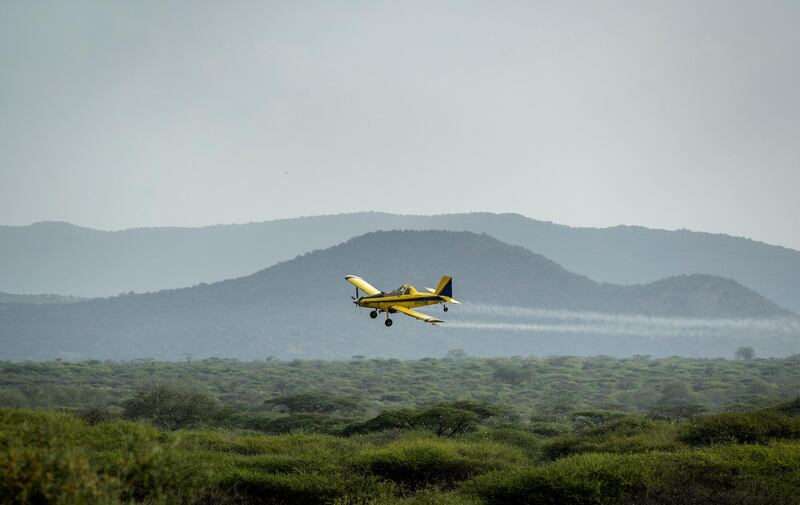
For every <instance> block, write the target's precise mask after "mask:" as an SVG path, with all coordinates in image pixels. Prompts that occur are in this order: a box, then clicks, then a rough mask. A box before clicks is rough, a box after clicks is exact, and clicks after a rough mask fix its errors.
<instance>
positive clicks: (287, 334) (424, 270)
mask: <svg viewBox="0 0 800 505" xmlns="http://www.w3.org/2000/svg"><path fill="white" fill-rule="evenodd" d="M346 274H359V275H361V276H363V277H364V278H365V279H367V280H368V281H369V282H371V283H372V284H373V285H375V286H377V287H379V288H381V289H391V288H393V287H396V285H399V284H401V283H406V282H407V283H410V284H413V285H415V286H417V287H418V288H421V287H423V286H425V285H430V284H431V283H435V282H436V281H437V280H438V279H439V277H440V276H441V275H442V274H451V275H453V276H454V279H455V280H454V296H455V297H456V298H457V299H459V300H461V301H462V302H464V305H463V306H458V308H454V310H453V311H451V312H449V313H448V315H447V317H444V319H448V320H450V319H455V320H458V318H459V317H461V316H460V315H459V311H461V310H462V307H469V306H470V304H480V303H490V304H496V305H501V306H525V307H535V308H541V309H548V310H567V311H597V312H604V313H608V314H617V313H637V314H642V315H646V316H669V317H681V318H693V317H702V318H719V317H723V318H724V317H728V318H744V317H750V318H776V317H778V318H785V317H793V315H792V314H791V313H790V312H789V311H787V310H785V309H782V308H780V307H778V306H777V305H775V304H774V303H772V302H770V301H768V300H766V299H764V298H763V297H762V296H760V295H759V294H758V293H755V292H753V291H752V290H750V289H749V288H746V287H744V286H741V285H739V284H738V283H735V281H731V280H726V279H719V278H717V277H714V276H706V275H697V276H684V277H680V278H675V279H665V280H662V281H660V282H659V283H653V285H642V286H616V285H612V284H609V283H597V282H595V281H593V280H591V279H589V278H588V277H585V276H582V275H579V274H575V273H572V272H569V271H568V270H566V269H564V268H563V267H561V266H560V265H558V264H557V263H555V262H553V261H552V260H549V259H548V258H545V257H544V256H542V255H540V254H536V253H533V252H531V251H528V250H526V249H525V248H523V247H520V246H512V245H508V244H505V243H503V242H502V241H499V240H497V239H496V238H493V237H491V236H489V235H486V234H482V235H478V234H474V233H471V232H448V231H392V232H370V233H367V234H365V235H362V236H359V237H356V238H353V239H350V240H348V241H346V242H344V243H341V244H338V245H336V246H333V247H330V248H327V249H322V250H316V251H311V252H308V253H306V254H304V255H301V256H299V257H297V258H295V259H293V260H289V261H284V262H281V263H278V264H276V265H273V266H271V267H269V268H266V269H262V270H260V271H258V272H255V273H253V274H251V275H248V276H244V277H239V278H236V279H229V280H225V281H220V282H217V283H213V284H199V285H197V286H194V287H189V288H180V289H170V290H162V291H158V292H155V293H147V294H130V295H123V296H117V297H113V298H101V299H94V300H87V301H82V302H78V303H73V304H63V305H50V306H41V305H28V306H22V305H20V304H5V305H0V334H2V335H3V337H2V341H0V343H1V344H2V346H1V347H2V348H3V350H2V351H0V359H49V358H52V357H54V356H59V355H63V356H67V357H70V356H80V357H84V358H87V357H91V358H98V359H99V358H111V359H132V358H138V357H144V356H142V349H147V350H148V356H151V357H157V358H162V359H180V356H181V355H182V354H185V353H192V354H195V355H197V356H221V357H237V358H245V359H246V358H251V357H253V356H261V357H265V356H267V355H276V356H280V357H327V358H330V357H334V358H343V357H349V356H350V355H353V354H365V355H383V356H392V357H411V356H420V355H423V356H424V355H430V354H434V352H438V351H440V350H441V349H442V348H443V347H445V346H451V345H453V342H455V341H457V340H458V339H462V338H464V339H467V340H468V341H469V345H464V347H467V348H468V349H470V351H472V352H481V353H489V352H497V351H498V350H501V349H504V346H508V352H512V353H514V354H517V353H520V352H521V351H523V350H526V349H527V351H526V352H527V353H528V354H531V353H533V352H532V351H535V350H536V349H541V348H542V343H541V342H540V343H539V344H537V345H536V346H534V347H532V345H533V343H534V342H535V339H533V340H532V339H530V338H527V337H525V338H522V337H520V336H519V335H508V334H495V335H493V336H487V337H486V338H481V339H479V340H475V339H476V338H478V337H477V335H476V334H470V335H466V334H461V333H457V332H455V330H446V331H449V333H446V334H443V333H431V331H436V330H435V329H431V328H430V327H428V326H425V325H424V324H423V323H420V322H418V321H414V320H412V319H410V318H404V319H405V320H400V321H398V323H400V324H396V325H395V326H393V327H392V329H391V330H389V331H388V332H387V331H384V330H385V328H384V327H383V325H380V324H376V323H375V322H374V321H371V320H369V318H368V317H367V315H366V313H365V312H363V311H361V312H358V313H356V312H354V309H353V307H352V305H351V304H350V295H352V294H353V292H352V286H350V285H349V284H348V283H346V282H345V281H344V279H343V278H344V276H345V275H346ZM428 310H430V311H437V310H441V308H439V307H434V308H431V309H428ZM468 314H469V309H468V308H467V309H466V310H465V311H464V312H463V313H462V315H468ZM395 317H397V316H395ZM555 331H560V330H559V329H558V328H556V329H555ZM545 334H546V335H550V334H551V333H545ZM545 334H543V335H545ZM431 335H434V336H438V339H434V340H430V337H431ZM537 338H538V336H537ZM470 339H472V340H470ZM562 340H563V344H564V345H567V343H568V341H567V340H564V339H563V338H562ZM513 342H516V343H513ZM609 342H611V341H609V340H608V339H606V341H605V344H604V341H602V340H599V339H595V340H594V343H593V344H592V343H591V342H590V344H589V345H591V346H595V347H597V348H599V349H602V348H603V346H604V345H606V347H608V346H609V345H610V344H609ZM492 343H493V344H492ZM544 344H547V345H550V346H552V345H553V342H549V344H548V342H547V341H545V342H544ZM574 345H577V344H574ZM586 345H587V344H586V343H583V344H581V346H580V347H578V348H571V351H572V352H578V353H580V352H581V350H582V349H583V348H589V347H586ZM615 345H616V344H615ZM626 345H628V344H626ZM637 345H638V346H639V347H642V346H644V347H642V350H647V349H649V347H648V345H650V344H648V343H647V341H645V340H642V341H639V342H638V344H637ZM659 345H661V344H659ZM720 345H723V344H720ZM725 345H728V344H725ZM598 346H599V347H598ZM609 348H610V347H609ZM615 348H616V347H615ZM626 348H627V347H626ZM633 349H636V346H634V347H633ZM567 350H569V349H567ZM788 350H792V349H788ZM445 351H446V348H445ZM516 351H520V352H516ZM613 352H618V351H613ZM695 352H698V351H697V350H696V351H695ZM715 352H716V351H715ZM775 352H778V353H779V352H781V351H780V350H778V351H775ZM609 353H612V351H609ZM440 354H443V352H441V353H440ZM651 354H655V352H651Z"/></svg>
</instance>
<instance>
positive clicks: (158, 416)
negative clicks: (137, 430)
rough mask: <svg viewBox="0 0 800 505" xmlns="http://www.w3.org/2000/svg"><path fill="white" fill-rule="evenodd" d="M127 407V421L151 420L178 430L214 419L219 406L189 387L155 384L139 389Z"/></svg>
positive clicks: (156, 423)
mask: <svg viewBox="0 0 800 505" xmlns="http://www.w3.org/2000/svg"><path fill="white" fill-rule="evenodd" d="M124 408H125V417H126V418H127V419H148V420H150V421H151V422H152V423H153V424H155V425H156V426H158V427H160V428H165V429H169V430H177V429H179V428H184V427H187V426H190V425H192V424H196V423H199V422H201V421H204V420H206V419H209V418H211V417H212V416H213V415H214V413H215V412H216V411H217V409H218V408H219V404H218V403H217V401H216V400H215V399H214V398H213V397H211V396H210V395H208V394H207V393H204V392H202V391H198V390H196V389H194V388H190V387H188V386H179V385H170V384H162V383H152V384H146V385H144V386H141V387H139V388H137V389H136V391H135V393H134V395H133V398H131V399H129V400H128V401H126V402H125V404H124Z"/></svg>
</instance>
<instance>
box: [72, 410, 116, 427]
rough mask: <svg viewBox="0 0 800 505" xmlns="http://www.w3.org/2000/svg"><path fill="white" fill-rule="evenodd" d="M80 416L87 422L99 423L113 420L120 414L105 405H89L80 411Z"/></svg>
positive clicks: (91, 423)
mask: <svg viewBox="0 0 800 505" xmlns="http://www.w3.org/2000/svg"><path fill="white" fill-rule="evenodd" d="M78 417H79V418H80V419H82V420H83V422H85V423H86V424H90V425H93V424H98V423H105V422H108V421H113V420H114V419H117V418H118V417H119V416H118V415H117V414H115V413H114V412H112V411H111V410H110V409H108V408H105V407H89V408H85V409H81V410H79V411H78Z"/></svg>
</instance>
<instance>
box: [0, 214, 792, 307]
mask: <svg viewBox="0 0 800 505" xmlns="http://www.w3.org/2000/svg"><path fill="white" fill-rule="evenodd" d="M390 229H411V230H423V229H443V230H452V231H472V232H476V233H488V234H490V235H492V236H494V237H497V238H498V239H500V240H502V241H504V242H507V243H509V244H514V245H520V246H523V247H526V248H528V249H530V250H532V251H535V252H537V253H541V254H543V255H545V256H546V257H548V258H552V259H553V260H554V261H556V262H558V263H559V264H561V265H563V266H564V267H565V268H567V269H568V270H571V271H574V272H577V273H580V274H583V275H586V276H588V277H590V278H591V279H594V280H597V281H600V282H614V283H619V284H636V283H646V282H652V281H655V280H658V279H662V278H665V277H669V276H677V275H684V274H694V273H704V274H710V275H718V276H722V277H728V278H731V279H733V280H735V281H737V282H739V283H741V284H743V285H745V286H747V287H749V288H751V289H754V290H755V291H758V292H759V293H761V294H763V295H764V296H766V297H767V298H769V299H770V300H772V301H774V302H776V303H778V304H779V305H782V306H784V307H787V308H789V309H791V310H794V311H800V289H798V288H797V286H800V252H799V251H795V250H792V249H787V248H784V247H779V246H773V245H768V244H764V243H761V242H756V241H752V240H749V239H744V238H740V237H731V236H727V235H720V234H709V233H701V232H691V231H686V230H678V231H666V230H651V229H648V228H643V227H633V226H618V227H613V228H603V229H599V228H573V227H568V226H563V225H558V224H553V223H549V222H543V221H537V220H534V219H530V218H527V217H523V216H520V215H515V214H488V213H471V214H449V215H439V216H400V215H393V214H385V213H377V212H366V213H355V214H340V215H333V216H317V217H301V218H295V219H285V220H277V221H266V222H262V223H249V224H241V225H218V226H208V227H203V228H170V227H167V228H139V229H130V230H123V231H115V232H105V231H97V230H91V229H88V228H81V227H77V226H73V225H69V224H66V223H53V222H46V223H37V224H34V225H30V226H23V227H10V226H0V243H2V244H3V245H4V246H3V247H2V248H0V289H2V290H4V291H7V292H13V293H26V294H33V293H58V294H64V295H78V296H113V295H116V294H119V293H122V292H129V291H135V292H146V291H156V290H159V289H166V288H176V287H185V286H191V285H194V284H197V283H200V282H216V281H220V280H224V279H229V278H234V277H239V276H243V275H247V274H249V273H251V272H254V271H257V270H259V269H262V268H265V267H267V266H269V265H272V264H274V263H276V262H278V261H284V260H288V259H291V258H294V257H295V256H297V255H299V254H303V253H305V252H307V251H310V250H314V249H320V248H324V247H329V246H331V245H333V244H336V243H339V242H341V241H343V240H346V239H348V238H351V237H354V236H358V235H361V234H363V233H367V232H370V231H375V230H390Z"/></svg>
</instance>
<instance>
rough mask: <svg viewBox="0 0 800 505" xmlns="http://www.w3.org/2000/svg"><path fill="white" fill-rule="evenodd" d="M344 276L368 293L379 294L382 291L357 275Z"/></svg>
mask: <svg viewBox="0 0 800 505" xmlns="http://www.w3.org/2000/svg"><path fill="white" fill-rule="evenodd" d="M344 278H345V280H347V282H349V283H350V284H352V285H353V286H355V287H357V288H358V289H360V290H361V291H363V292H365V293H366V294H367V295H377V294H378V293H380V292H381V290H380V289H377V288H376V287H375V286H373V285H372V284H370V283H369V282H367V281H365V280H364V279H362V278H361V277H359V276H357V275H346V276H345V277H344Z"/></svg>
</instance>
